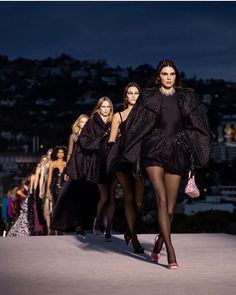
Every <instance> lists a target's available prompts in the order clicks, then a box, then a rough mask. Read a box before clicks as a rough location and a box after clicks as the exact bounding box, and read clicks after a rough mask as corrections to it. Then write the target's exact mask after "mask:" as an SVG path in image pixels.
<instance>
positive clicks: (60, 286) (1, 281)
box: [0, 234, 236, 295]
mask: <svg viewBox="0 0 236 295" xmlns="http://www.w3.org/2000/svg"><path fill="white" fill-rule="evenodd" d="M139 238H140V242H141V244H142V245H143V246H144V248H145V249H146V250H147V251H146V253H145V254H142V255H140V254H134V253H133V252H132V249H131V247H130V246H129V247H127V246H126V244H125V242H124V240H123V235H114V236H113V239H112V242H105V241H104V237H103V235H100V236H93V235H92V234H87V235H86V236H85V238H82V237H80V236H76V235H66V236H48V237H47V236H35V237H26V238H10V237H9V238H8V237H1V238H0V293H1V294H8V295H13V294H14V295H23V294H24V295H25V294H29V295H31V294H32V295H54V294H57V295H61V294H63V295H67V294H68V295H74V294H78V295H84V294H89V295H90V294H91V295H92V294H101V295H103V294H111V295H123V294H124V295H125V294H131V295H139V294H145V295H152V294H153V295H154V294H155V295H167V294H168V295H171V294H173V295H180V294H181V295H183V294H187V295H195V294H204V295H211V294H212V295H213V294H214V295H226V294H227V295H230V294H236V254H235V250H236V236H233V235H226V234H173V235H172V241H173V244H174V246H175V249H176V255H177V259H178V263H179V266H180V268H179V269H178V270H168V269H167V268H166V266H167V259H166V254H165V251H164V250H163V255H162V256H161V261H160V264H159V265H157V264H154V263H153V262H152V261H151V259H150V253H149V252H150V251H151V249H152V247H153V243H154V238H155V235H154V234H143V235H139Z"/></svg>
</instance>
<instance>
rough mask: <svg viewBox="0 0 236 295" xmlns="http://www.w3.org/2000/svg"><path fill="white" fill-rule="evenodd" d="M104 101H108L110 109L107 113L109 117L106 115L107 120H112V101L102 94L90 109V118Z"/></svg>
mask: <svg viewBox="0 0 236 295" xmlns="http://www.w3.org/2000/svg"><path fill="white" fill-rule="evenodd" d="M104 101H108V102H109V104H110V109H111V111H110V114H109V117H108V122H111V121H112V117H113V104H112V101H111V100H110V98H109V97H107V96H103V97H101V98H100V99H99V100H98V102H97V104H96V106H95V108H94V109H93V111H92V115H91V118H93V116H94V114H95V113H98V111H99V109H100V107H101V105H102V104H103V102H104Z"/></svg>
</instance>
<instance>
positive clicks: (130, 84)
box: [123, 82, 141, 110]
mask: <svg viewBox="0 0 236 295" xmlns="http://www.w3.org/2000/svg"><path fill="white" fill-rule="evenodd" d="M130 87H136V88H137V89H138V91H139V92H140V91H141V87H140V86H139V85H138V84H137V83H136V82H130V83H129V84H127V85H126V86H125V89H124V93H123V104H124V110H125V109H127V108H128V105H129V104H128V100H127V92H128V89H129V88H130Z"/></svg>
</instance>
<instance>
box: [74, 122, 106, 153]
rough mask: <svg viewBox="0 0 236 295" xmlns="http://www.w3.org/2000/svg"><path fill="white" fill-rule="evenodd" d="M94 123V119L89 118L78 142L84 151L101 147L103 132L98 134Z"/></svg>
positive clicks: (91, 150) (92, 150)
mask: <svg viewBox="0 0 236 295" xmlns="http://www.w3.org/2000/svg"><path fill="white" fill-rule="evenodd" d="M93 125H94V122H93V120H92V119H90V120H88V122H87V123H86V124H85V126H84V128H83V129H82V131H81V133H80V136H79V139H78V142H79V144H80V146H81V148H82V149H83V150H84V151H88V152H89V151H90V152H94V151H97V150H99V149H100V146H101V139H102V135H103V134H102V133H101V134H100V135H99V134H96V133H95V131H94V128H93V127H94V126H93Z"/></svg>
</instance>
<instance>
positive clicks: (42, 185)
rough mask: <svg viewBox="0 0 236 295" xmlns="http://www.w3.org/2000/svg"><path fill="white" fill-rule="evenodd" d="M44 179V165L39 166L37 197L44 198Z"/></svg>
mask: <svg viewBox="0 0 236 295" xmlns="http://www.w3.org/2000/svg"><path fill="white" fill-rule="evenodd" d="M44 177H45V164H44V165H42V166H41V170H40V178H39V197H40V198H41V199H43V197H44Z"/></svg>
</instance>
